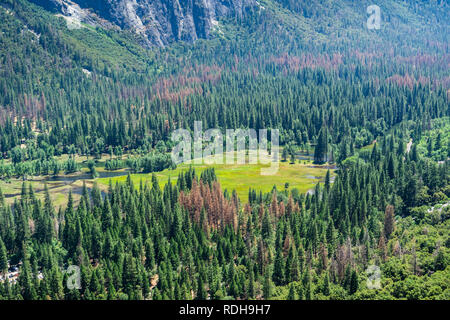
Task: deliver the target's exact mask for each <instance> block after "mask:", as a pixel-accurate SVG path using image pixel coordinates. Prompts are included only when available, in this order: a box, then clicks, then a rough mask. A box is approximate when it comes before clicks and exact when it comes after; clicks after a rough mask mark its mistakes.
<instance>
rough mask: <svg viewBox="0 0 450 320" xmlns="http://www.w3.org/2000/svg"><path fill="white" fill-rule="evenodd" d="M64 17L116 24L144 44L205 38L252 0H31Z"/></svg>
mask: <svg viewBox="0 0 450 320" xmlns="http://www.w3.org/2000/svg"><path fill="white" fill-rule="evenodd" d="M33 2H34V3H36V4H39V5H41V6H43V7H45V8H46V9H49V10H52V11H54V12H58V13H60V14H62V15H63V16H65V17H66V19H72V20H73V19H75V20H77V21H80V22H84V23H88V24H91V25H101V26H106V27H111V25H112V26H117V27H120V28H121V29H125V30H132V31H133V32H135V33H136V34H139V35H142V36H143V39H144V41H145V44H146V45H148V46H150V45H157V46H164V45H167V44H169V43H171V42H174V41H179V40H183V41H188V42H191V41H195V40H197V39H198V38H209V36H210V33H211V31H212V30H213V29H214V27H215V25H216V24H217V19H219V18H222V17H241V16H242V15H243V14H244V13H245V11H246V10H248V9H250V8H252V7H254V6H256V1H255V0H189V1H179V0H157V1H155V0H101V1H95V2H93V1H86V0H73V1H72V0H33Z"/></svg>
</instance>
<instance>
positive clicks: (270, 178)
mask: <svg viewBox="0 0 450 320" xmlns="http://www.w3.org/2000/svg"><path fill="white" fill-rule="evenodd" d="M190 166H192V167H193V168H194V169H195V170H196V172H197V175H200V174H201V172H202V171H203V170H205V169H206V168H209V167H213V168H214V169H215V172H216V176H217V178H218V180H219V182H220V184H221V186H222V189H223V190H225V189H227V190H228V191H229V192H231V191H232V190H236V192H237V194H238V196H239V198H240V200H241V201H242V202H247V198H248V190H249V188H253V189H255V190H257V191H262V192H263V193H264V192H270V191H271V190H272V188H273V186H274V185H275V186H276V188H277V190H285V184H286V183H289V189H290V190H291V189H293V188H297V189H298V190H299V191H300V192H301V193H304V192H307V191H308V190H309V189H311V188H314V186H315V185H316V184H317V182H319V181H323V179H324V178H325V175H326V173H327V167H326V166H316V165H312V163H311V162H310V161H301V163H298V162H297V163H295V164H290V163H289V162H279V168H278V171H277V172H276V173H275V174H274V175H262V174H261V169H262V168H264V167H266V168H267V167H268V165H262V164H210V165H206V164H181V165H179V166H178V167H177V168H176V169H175V170H170V169H166V170H164V171H161V172H157V173H155V175H156V177H157V179H158V183H159V185H160V186H161V187H163V186H164V185H165V184H166V183H167V182H168V180H169V178H170V180H171V182H172V183H176V181H177V178H178V174H179V173H180V172H182V171H186V170H188V169H189V167H190ZM333 171H334V170H331V173H332V176H333ZM151 177H152V174H151V173H149V174H131V180H132V181H133V183H134V184H135V186H137V185H139V184H140V182H141V180H142V182H143V183H145V182H146V181H150V180H151ZM110 179H111V181H112V182H113V184H115V183H116V181H119V182H123V181H125V180H126V179H127V176H120V177H114V178H100V179H96V181H97V182H98V183H99V185H104V186H107V185H108V184H109V180H110Z"/></svg>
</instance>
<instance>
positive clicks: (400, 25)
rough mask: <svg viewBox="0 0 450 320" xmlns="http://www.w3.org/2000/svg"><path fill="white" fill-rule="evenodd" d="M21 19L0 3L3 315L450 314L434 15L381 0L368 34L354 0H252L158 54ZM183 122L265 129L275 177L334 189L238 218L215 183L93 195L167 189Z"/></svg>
mask: <svg viewBox="0 0 450 320" xmlns="http://www.w3.org/2000/svg"><path fill="white" fill-rule="evenodd" d="M32 2H33V3H31V2H29V1H25V0H14V1H13V0H0V21H1V23H0V179H1V180H0V274H1V276H0V282H1V283H0V298H2V299H154V300H157V299H305V300H311V299H445V300H447V299H449V298H450V281H449V279H450V277H449V275H450V274H449V273H450V266H449V264H450V234H449V230H450V229H449V223H450V222H449V221H450V220H449V217H450V213H449V206H448V203H449V200H448V198H449V197H450V186H449V179H450V177H449V172H450V171H449V160H448V159H449V150H450V136H449V134H448V127H449V119H450V118H449V117H450V108H449V107H450V104H449V99H450V77H449V65H450V55H449V35H450V32H449V31H450V30H449V23H448V17H449V16H450V8H449V5H448V2H447V1H440V0H438V1H418V0H406V1H400V0H399V1H388V0H380V1H378V3H377V5H379V6H380V8H381V13H382V15H381V17H382V20H381V28H380V29H379V30H369V29H368V28H367V26H366V21H367V18H368V16H369V15H368V14H367V12H366V8H367V6H369V5H371V4H372V3H371V2H369V1H352V0H339V1H327V0H312V1H285V0H261V1H258V2H256V1H255V3H256V5H252V6H250V8H248V10H245V11H244V12H243V13H242V14H238V15H226V14H225V15H223V16H221V17H215V18H216V19H217V21H216V22H217V24H215V26H214V28H213V27H211V30H210V31H211V32H208V34H207V35H204V36H201V35H200V36H197V35H196V36H195V37H194V38H189V39H187V38H183V37H178V38H177V37H173V35H169V36H167V39H165V40H164V41H163V42H162V43H157V44H156V45H155V43H154V42H152V41H151V39H150V38H148V34H147V35H143V34H141V33H139V32H136V30H135V29H134V28H133V26H130V25H126V24H121V23H118V22H117V21H116V20H114V19H112V18H111V19H110V20H111V21H108V17H109V16H108V15H106V14H104V15H102V14H101V12H99V11H98V8H97V9H96V8H90V7H89V5H86V4H85V3H84V1H81V2H83V4H82V6H83V8H85V9H86V10H91V11H92V12H93V13H95V14H96V15H98V16H100V17H101V19H103V20H104V21H103V22H102V23H100V24H98V23H93V22H92V21H93V20H90V19H87V20H81V21H79V22H77V27H76V28H73V25H71V24H70V23H68V21H69V20H70V19H69V20H68V18H67V12H65V11H61V12H60V11H47V9H49V8H48V7H47V6H45V5H43V2H48V1H32ZM160 2H164V1H162V0H161V1H160ZM108 3H109V2H108ZM142 3H146V2H145V1H144V2H142ZM142 3H140V5H143V4H142ZM40 5H43V6H40ZM149 10H151V9H149ZM57 13H59V14H57ZM61 13H62V14H63V15H65V16H64V17H61V16H60V14H61ZM116 13H117V12H116ZM117 14H119V13H117ZM141 18H143V17H141ZM115 19H119V20H120V19H122V18H117V17H116V18H115ZM113 20H114V21H113ZM96 21H97V20H96ZM150 31H151V30H150ZM150 31H149V32H150ZM172 31H173V30H172ZM145 37H147V38H145ZM202 38H204V39H202ZM149 39H150V40H149ZM184 40H187V41H184ZM193 40H195V41H193ZM194 121H202V124H203V128H204V129H205V130H206V129H208V128H218V129H220V130H222V131H225V130H226V129H229V128H232V129H235V128H253V129H255V130H258V129H267V128H272V129H279V130H280V144H281V146H282V148H283V158H284V161H285V162H287V158H288V157H289V160H290V163H291V164H292V165H293V166H294V165H295V164H296V163H301V161H302V160H299V159H298V158H297V157H298V153H302V154H306V155H307V160H304V163H303V164H304V165H305V167H303V168H304V169H307V168H308V167H307V165H311V167H314V166H317V167H319V168H326V167H325V166H322V165H326V166H329V167H330V168H332V171H333V172H331V171H328V173H327V174H326V177H325V178H324V179H323V181H322V182H320V183H319V184H317V186H316V187H315V188H314V189H313V190H310V192H308V193H306V194H303V193H301V192H299V190H298V188H296V187H292V186H291V187H290V186H289V180H287V181H286V184H285V189H284V190H281V189H280V188H278V189H277V188H276V187H274V188H273V190H272V192H269V193H264V192H261V190H260V189H258V186H257V185H254V184H251V183H248V185H246V187H247V188H248V189H249V192H248V194H249V196H248V199H242V197H241V199H239V197H238V195H237V193H236V192H235V191H233V190H232V189H227V190H224V189H223V188H222V186H221V180H220V177H218V175H216V172H215V171H214V169H213V168H210V169H206V170H204V171H202V172H199V171H196V170H195V167H194V168H190V169H189V170H186V171H184V172H183V173H182V174H180V175H179V176H178V178H177V179H174V181H171V180H170V178H169V182H168V183H167V184H165V185H163V186H162V187H161V185H160V183H158V181H157V179H156V176H153V177H152V179H151V180H150V181H145V179H143V180H142V182H141V184H140V185H136V183H133V179H132V177H131V176H128V178H127V180H126V182H125V183H113V182H112V181H111V182H110V183H109V186H103V185H102V183H101V181H100V180H98V179H96V178H97V177H98V176H99V174H98V172H97V171H101V173H103V174H104V176H102V177H103V178H105V177H106V178H109V177H111V178H114V177H115V176H114V174H116V173H117V175H127V173H134V174H141V173H155V172H160V171H163V170H173V169H174V168H175V167H176V165H175V164H174V163H173V162H172V160H171V158H170V152H171V151H172V148H173V142H172V141H171V139H170V136H171V133H172V132H173V131H174V130H175V129H178V128H185V129H188V130H190V131H193V130H194ZM308 161H310V162H311V163H309V162H308ZM312 162H314V165H313V163H312ZM286 165H287V164H286ZM321 166H322V167H321ZM104 172H108V173H111V175H107V174H105V173H104ZM77 175H79V176H80V178H79V181H82V180H87V181H86V182H85V183H83V187H80V188H79V190H78V189H77V190H75V189H74V190H73V193H72V192H62V193H58V192H55V191H53V189H49V185H47V183H46V181H48V182H51V181H52V179H55V180H57V179H62V181H64V179H65V178H67V177H69V178H73V177H74V176H77ZM324 175H325V173H324ZM61 177H62V178H61ZM80 183H82V182H80ZM242 183H244V184H245V181H243V182H242ZM242 183H241V184H242ZM36 185H38V186H39V188H38V189H39V190H35V189H34V188H33V186H36ZM18 186H19V187H18ZM240 187H241V186H240ZM17 188H19V192H16V191H17ZM51 188H53V187H51ZM236 188H237V186H236ZM5 190H6V191H5ZM55 190H58V189H57V188H56V189H55ZM305 190H306V188H305ZM70 265H76V266H79V267H80V268H81V269H80V270H81V289H69V288H68V287H67V286H66V283H67V278H68V274H67V273H64V270H66V269H67V267H68V266H70ZM370 266H377V267H379V268H380V270H381V287H380V288H379V289H372V288H368V287H367V282H366V280H367V278H368V277H369V276H370V275H368V274H367V273H366V270H367V268H369V267H370Z"/></svg>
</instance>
